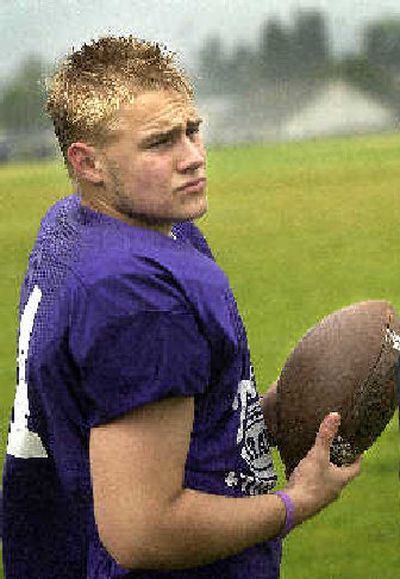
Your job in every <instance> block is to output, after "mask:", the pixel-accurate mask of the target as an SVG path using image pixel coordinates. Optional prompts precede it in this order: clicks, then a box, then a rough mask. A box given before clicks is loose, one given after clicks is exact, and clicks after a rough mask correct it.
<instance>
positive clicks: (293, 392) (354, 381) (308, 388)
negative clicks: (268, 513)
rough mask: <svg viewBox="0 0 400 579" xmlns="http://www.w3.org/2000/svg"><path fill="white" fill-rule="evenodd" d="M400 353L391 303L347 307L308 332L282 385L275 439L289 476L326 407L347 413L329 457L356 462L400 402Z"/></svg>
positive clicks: (291, 359)
mask: <svg viewBox="0 0 400 579" xmlns="http://www.w3.org/2000/svg"><path fill="white" fill-rule="evenodd" d="M399 355H400V319H399V317H398V315H397V313H396V311H395V310H394V308H393V307H392V306H391V304H389V303H388V302H386V301H377V300H370V301H365V302H361V303H357V304H353V305H350V306H348V307H346V308H343V309H341V310H338V311H336V312H334V313H332V314H330V315H329V316H327V317H326V318H324V319H323V320H322V321H321V322H320V323H318V324H317V325H316V326H314V327H313V328H312V329H311V330H309V331H308V332H307V333H306V334H305V335H304V337H303V338H302V339H301V340H300V342H299V343H298V345H297V346H296V348H295V349H294V350H293V352H292V353H291V355H290V356H289V358H288V359H287V361H286V363H285V365H284V367H283V369H282V372H281V375H280V377H279V380H278V384H277V398H276V409H277V433H276V439H277V440H276V442H277V446H278V449H279V452H280V455H281V458H282V461H283V462H284V464H285V467H286V476H287V478H289V476H290V474H291V472H292V471H293V470H294V468H295V467H296V466H297V464H298V463H299V462H300V460H301V459H302V458H304V456H305V455H306V454H307V452H308V451H309V450H310V448H311V447H312V446H313V445H314V442H315V436H316V434H317V432H318V429H319V425H320V423H321V422H322V419H323V418H324V417H325V416H326V415H327V414H328V413H329V412H333V411H336V412H339V413H340V415H341V418H342V419H341V424H340V428H339V431H338V435H337V437H336V438H335V440H334V442H333V444H332V446H331V462H333V463H334V464H336V465H338V466H343V465H347V464H351V463H352V462H353V461H354V460H355V458H356V456H357V455H358V454H360V453H361V452H364V451H365V450H367V449H368V448H369V447H370V446H371V445H372V444H373V442H374V441H375V440H376V439H377V438H378V436H379V435H380V434H381V433H382V431H383V430H384V429H385V427H386V425H387V423H388V422H389V421H390V419H391V418H392V416H393V414H394V411H395V408H396V405H397V389H396V374H397V364H398V361H399Z"/></svg>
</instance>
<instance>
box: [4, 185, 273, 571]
mask: <svg viewBox="0 0 400 579" xmlns="http://www.w3.org/2000/svg"><path fill="white" fill-rule="evenodd" d="M173 234H174V235H173V236H171V237H169V236H167V235H164V234H162V233H159V232H155V231H152V230H148V229H144V228H140V227H132V226H130V225H128V224H127V223H124V222H122V221H120V220H118V219H115V218H112V217H110V216H107V215H105V214H102V213H98V212H95V211H93V210H91V209H89V208H88V207H85V206H83V205H81V203H80V198H79V196H77V195H72V196H70V197H67V198H65V199H62V200H61V201H59V202H58V203H56V204H55V205H54V206H53V207H52V208H51V209H50V210H49V211H48V213H47V214H46V216H45V218H44V219H43V221H42V223H41V227H40V231H39V234H38V237H37V240H36V243H35V245H34V247H33V250H32V253H31V255H30V258H29V265H28V269H27V273H26V276H25V279H24V282H23V284H22V287H21V299H20V326H19V337H18V355H17V362H18V365H17V388H16V397H15V403H14V407H13V413H12V417H11V422H10V429H9V436H8V445H7V455H6V461H5V467H4V473H3V495H4V515H3V516H4V521H3V525H4V529H3V559H4V567H5V572H6V577H7V579H39V578H40V579H50V578H54V579H56V578H57V579H63V578H67V577H68V578H69V579H78V578H79V579H83V578H87V579H111V578H114V577H126V578H127V579H129V578H138V579H150V578H151V579H155V578H157V577H164V578H168V579H172V578H174V579H175V578H187V579H189V578H190V579H196V578H215V577H221V578H223V577H224V578H227V579H228V578H229V579H233V578H235V579H239V578H240V579H245V578H248V579H250V578H251V579H257V578H258V579H261V578H263V579H272V578H274V579H275V578H277V577H279V566H280V559H281V541H280V540H279V539H275V540H272V541H266V542H263V543H260V544H257V545H255V546H253V547H251V548H249V549H247V550H245V551H243V552H241V553H239V554H237V555H235V556H233V557H229V558H226V559H223V560H220V561H217V562H216V563H213V564H209V565H206V566H202V567H197V568H193V569H188V570H179V571H176V570H175V571H162V572H161V571H154V570H134V571H127V570H125V569H123V568H121V567H120V566H119V565H118V564H117V562H116V561H115V560H114V559H113V558H112V557H111V556H110V554H109V553H108V552H107V551H106V549H105V548H104V547H103V545H102V544H101V542H100V539H99V536H98V532H97V527H96V525H95V519H94V509H93V495H92V487H91V481H90V464H89V434H90V429H91V428H92V427H94V426H97V425H100V424H104V423H107V422H109V421H110V420H111V419H113V418H115V417H117V416H120V415H122V414H124V413H127V412H130V411H131V410H133V409H134V408H137V407H139V406H141V405H143V404H147V403H150V402H154V401H157V400H161V399H163V398H166V397H170V396H191V397H193V398H194V402H195V417H194V423H193V429H192V434H191V440H190V447H189V452H188V456H187V460H186V464H185V480H184V484H185V487H187V488H191V489H197V490H199V491H202V492H207V493H214V494H217V495H225V496H230V497H241V496H246V495H257V494H264V493H267V492H270V491H271V490H272V489H273V488H274V486H275V484H276V480H277V477H276V474H275V471H274V467H273V464H272V458H271V451H270V445H271V439H270V436H269V433H268V430H267V429H266V427H265V424H264V419H263V415H262V411H261V405H260V401H259V397H258V394H257V390H256V383H255V376H254V371H253V368H252V366H251V361H250V354H249V350H248V344H247V338H246V332H245V328H244V326H243V323H242V320H241V318H240V315H239V312H238V310H237V305H236V302H235V299H234V296H233V294H232V291H231V289H230V287H229V282H228V279H227V277H226V275H225V274H224V272H223V271H222V270H221V268H220V267H219V266H218V265H217V264H216V263H215V260H214V258H213V255H212V253H211V251H210V249H209V247H208V245H207V242H206V240H205V239H204V237H203V236H202V234H201V233H200V231H199V229H198V228H197V227H196V226H195V225H194V224H193V223H192V222H190V221H187V222H183V223H179V224H176V225H175V226H174V228H173ZM132 531H134V529H132Z"/></svg>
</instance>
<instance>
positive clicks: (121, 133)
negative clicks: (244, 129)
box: [104, 91, 207, 233]
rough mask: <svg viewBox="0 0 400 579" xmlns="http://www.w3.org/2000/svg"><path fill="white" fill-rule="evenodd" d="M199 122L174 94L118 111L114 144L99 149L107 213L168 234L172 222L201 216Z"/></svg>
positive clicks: (142, 99)
mask: <svg viewBox="0 0 400 579" xmlns="http://www.w3.org/2000/svg"><path fill="white" fill-rule="evenodd" d="M200 121H201V119H200V117H199V115H198V113H197V111H196V109H195V107H194V105H193V102H192V101H191V100H190V99H189V98H188V97H186V96H185V95H182V94H179V93H177V92H166V91H154V92H147V93H143V94H141V95H139V96H138V97H137V99H136V101H135V103H134V104H133V105H130V106H129V107H126V108H125V109H123V110H121V111H120V113H119V116H118V119H117V123H116V124H115V126H114V128H113V129H112V130H113V131H116V139H115V140H113V142H112V143H111V144H109V145H107V146H106V147H105V148H104V160H105V176H104V187H105V189H106V194H107V204H108V207H109V209H110V212H111V213H112V214H114V215H115V216H116V217H119V218H120V219H123V220H125V221H128V222H130V223H132V224H138V225H143V226H145V227H146V226H150V227H152V228H155V229H158V230H160V231H163V232H165V233H168V232H169V231H170V228H171V225H172V224H173V223H176V222H178V221H184V220H187V219H196V218H198V217H201V216H202V215H204V213H206V211H207V196H206V179H205V174H206V151H205V148H204V145H203V142H202V138H201V136H200V134H199V125H200ZM199 180H200V181H199ZM196 181H198V183H197V184H196V183H195V184H194V185H192V186H188V184H190V183H193V182H196Z"/></svg>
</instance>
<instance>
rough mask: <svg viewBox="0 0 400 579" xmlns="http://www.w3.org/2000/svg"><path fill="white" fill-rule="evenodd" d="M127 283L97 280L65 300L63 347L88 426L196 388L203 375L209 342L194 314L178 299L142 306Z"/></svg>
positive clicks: (202, 383) (207, 363) (203, 381)
mask: <svg viewBox="0 0 400 579" xmlns="http://www.w3.org/2000/svg"><path fill="white" fill-rule="evenodd" d="M132 283H133V282H132V280H131V279H129V278H127V277H126V276H122V277H121V278H119V279H117V280H116V279H113V284H112V285H110V284H108V283H107V281H105V280H103V281H102V282H97V283H96V285H95V286H93V287H91V288H89V289H88V288H85V289H80V290H79V291H77V292H75V293H74V296H73V299H72V304H71V315H70V338H69V342H70V351H71V353H72V356H73V358H74V362H75V364H76V365H77V368H78V371H79V374H80V388H81V389H82V393H81V397H82V395H83V400H84V404H85V409H84V411H85V414H86V416H85V421H86V423H87V424H88V426H89V427H93V426H96V425H99V424H102V423H106V422H108V421H110V420H111V419H113V418H115V417H117V416H119V415H122V414H124V413H126V412H129V411H131V410H133V409H134V408H136V407H138V406H141V405H144V404H147V403H150V402H156V401H158V400H161V399H163V398H166V397H172V396H194V395H196V394H202V393H203V392H205V390H206V388H207V385H208V382H209V372H210V348H209V344H208V342H207V339H206V337H205V336H203V335H202V333H201V332H200V330H199V326H198V323H197V321H196V319H195V316H194V314H193V313H192V312H191V311H190V310H189V309H188V308H185V307H182V304H179V305H177V307H176V308H170V309H157V308H154V307H151V308H149V307H148V306H147V307H145V308H143V306H140V305H138V304H137V303H135V299H134V297H132V296H131V294H132V295H134V294H133V292H132V288H131V287H130V285H131V284H132ZM149 283H151V282H150V280H149ZM152 290H153V293H154V286H153V287H152ZM123 294H125V295H123ZM116 296H118V297H116ZM121 297H122V298H125V299H121Z"/></svg>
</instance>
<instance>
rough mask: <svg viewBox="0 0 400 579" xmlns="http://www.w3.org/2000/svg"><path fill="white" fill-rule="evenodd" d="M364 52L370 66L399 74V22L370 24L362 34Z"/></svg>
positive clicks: (389, 21) (387, 21)
mask: <svg viewBox="0 0 400 579" xmlns="http://www.w3.org/2000/svg"><path fill="white" fill-rule="evenodd" d="M364 50H365V54H366V57H367V59H368V62H369V63H370V64H371V65H372V66H377V67H382V68H386V69H388V68H389V69H391V70H392V71H393V72H397V73H399V72H400V20H398V19H397V20H384V21H379V22H374V23H372V24H370V25H369V26H368V27H367V28H366V29H365V32H364Z"/></svg>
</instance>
